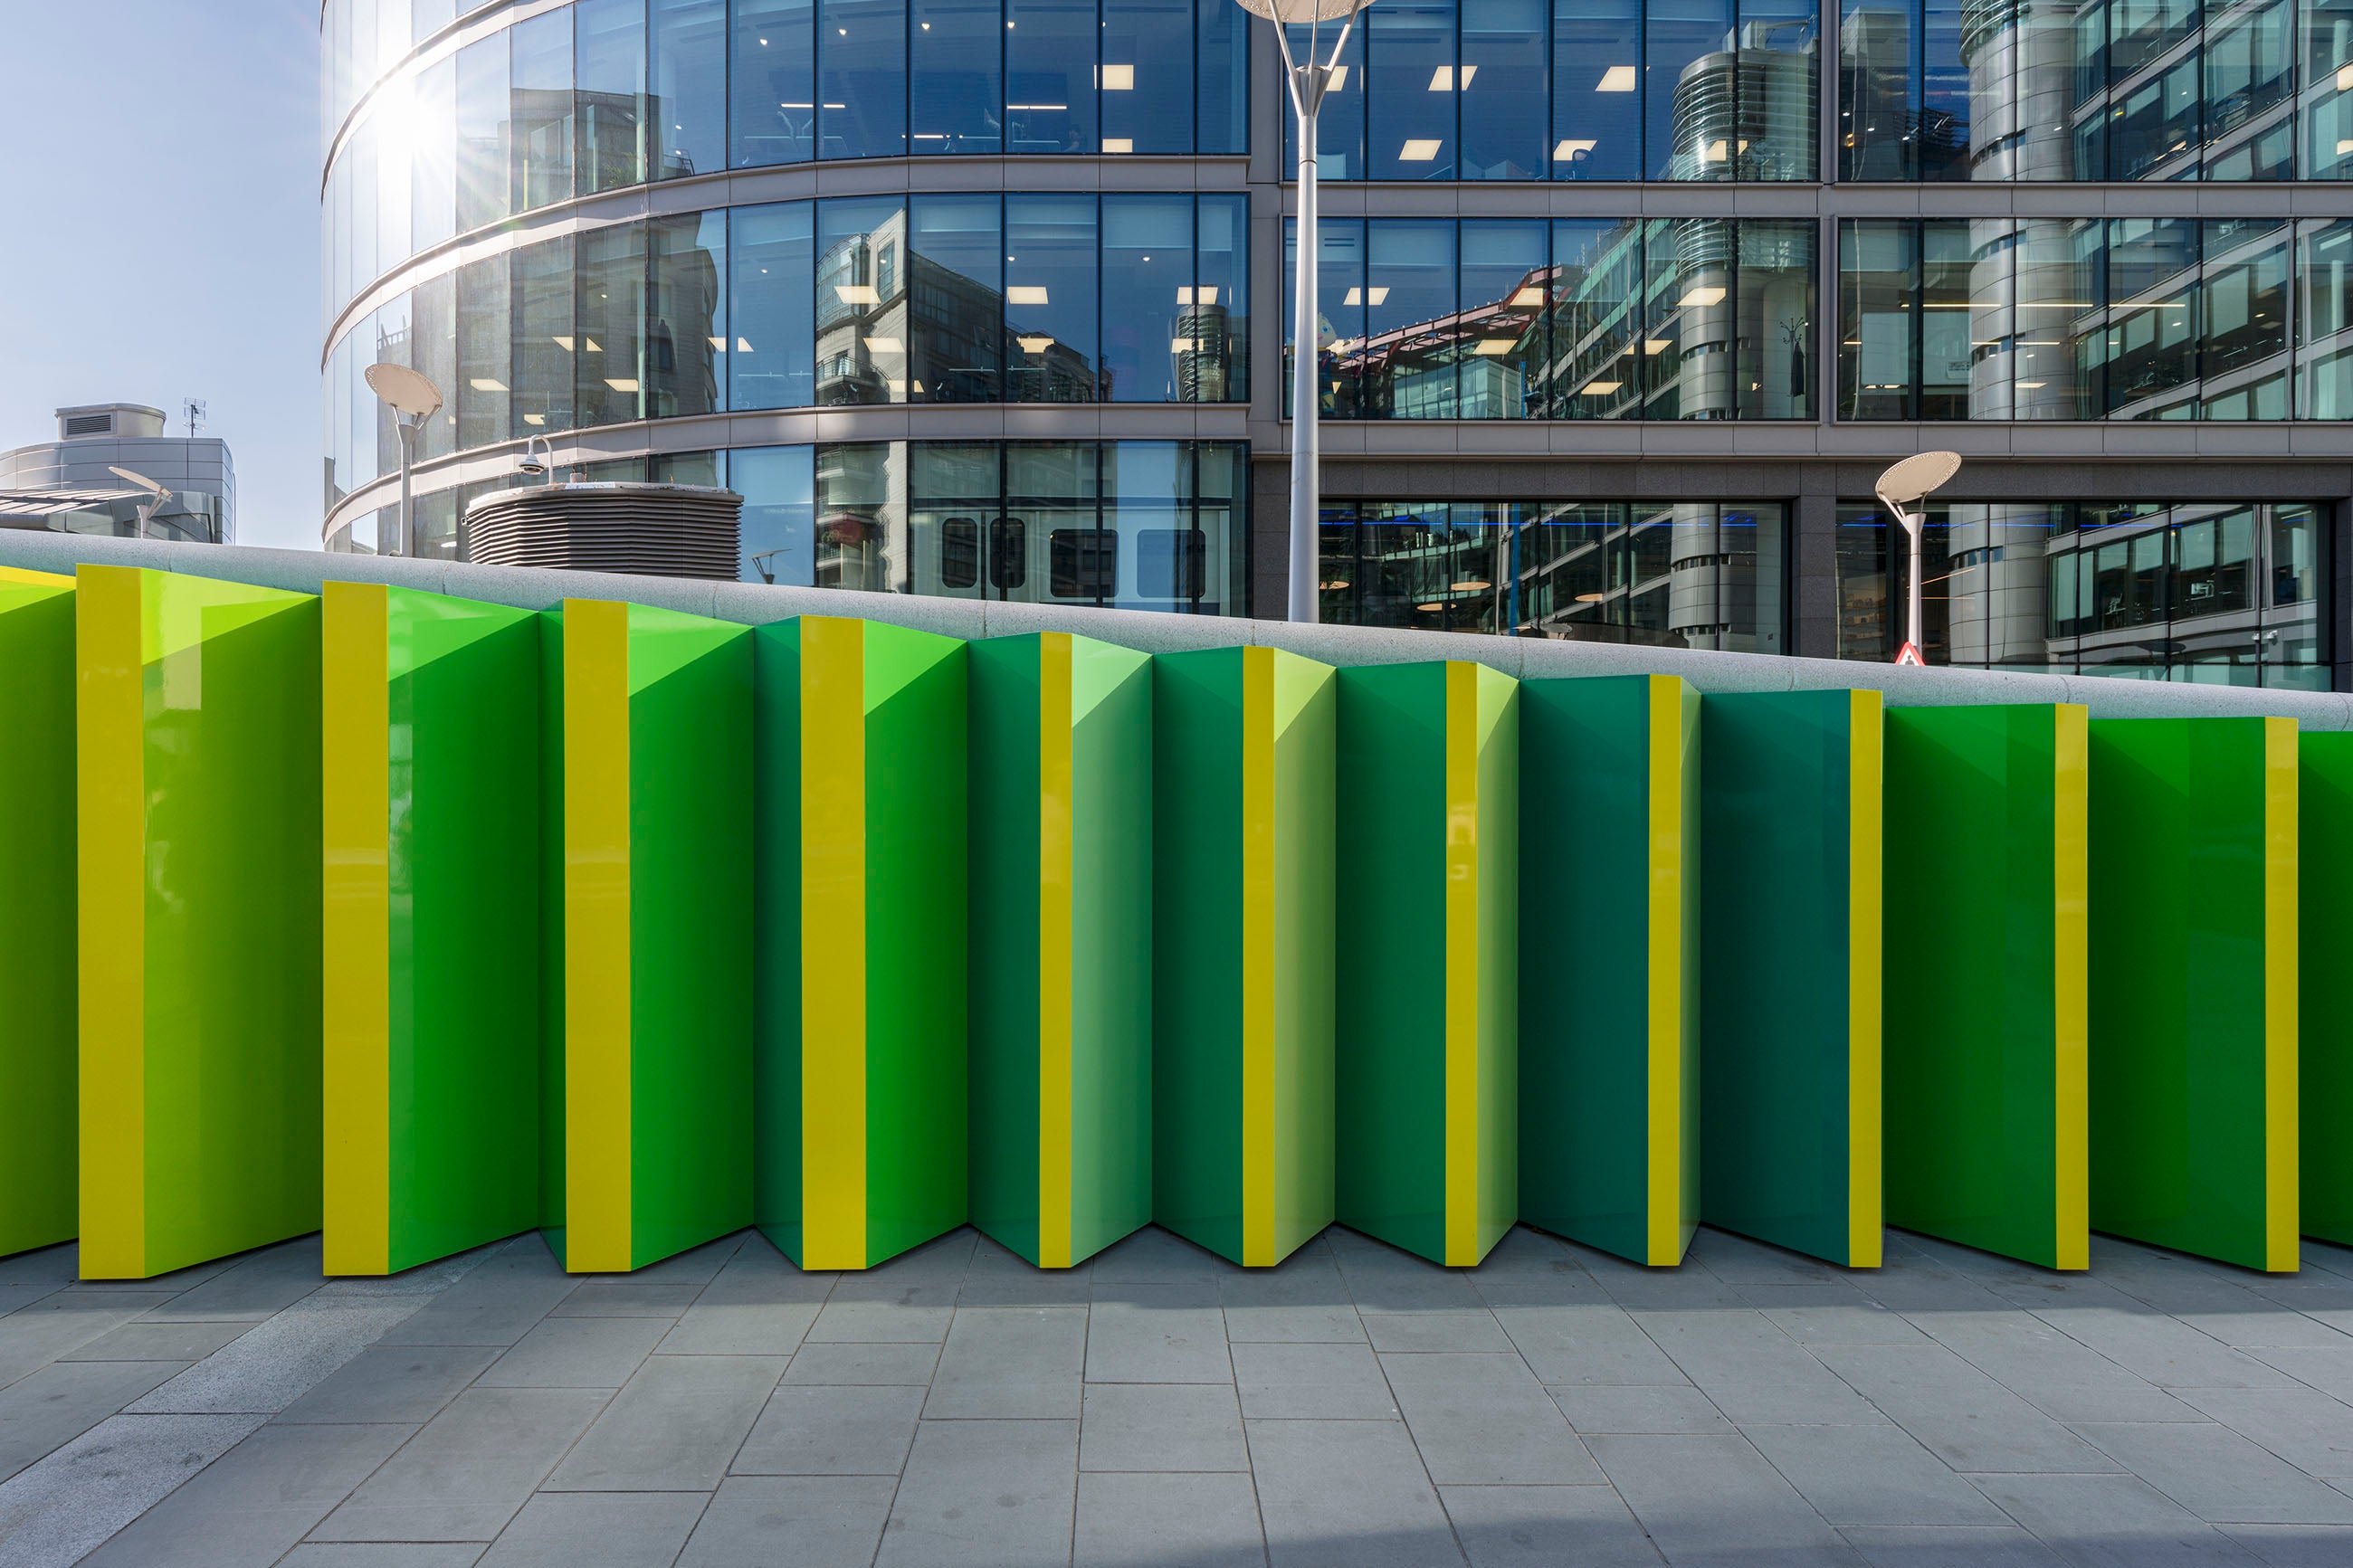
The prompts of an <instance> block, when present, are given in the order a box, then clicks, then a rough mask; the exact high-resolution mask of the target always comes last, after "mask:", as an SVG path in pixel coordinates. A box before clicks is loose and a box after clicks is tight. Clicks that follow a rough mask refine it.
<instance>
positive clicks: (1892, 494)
mask: <svg viewBox="0 0 2353 1568" xmlns="http://www.w3.org/2000/svg"><path fill="white" fill-rule="evenodd" d="M1960 471H1961V455H1960V454H1959V453H1958V452H1915V453H1914V454H1913V455H1912V456H1910V457H1908V458H1904V459H1903V460H1902V461H1900V462H1898V463H1895V464H1894V466H1892V467H1891V468H1888V470H1887V471H1886V472H1885V473H1883V474H1882V475H1880V476H1879V482H1878V483H1877V484H1875V485H1873V487H1872V489H1873V491H1875V492H1876V493H1877V495H1878V497H1879V499H1880V500H1883V501H1885V502H1887V503H1888V504H1889V505H1890V506H1896V507H1904V506H1909V505H1911V504H1912V503H1913V502H1914V501H1915V500H1919V499H1920V498H1921V497H1922V496H1925V495H1926V494H1927V493H1928V492H1929V491H1931V490H1934V489H1938V488H1939V487H1940V486H1942V485H1944V484H1945V483H1946V481H1947V480H1949V479H1951V478H1952V477H1953V476H1954V475H1955V474H1957V473H1959V472H1960Z"/></svg>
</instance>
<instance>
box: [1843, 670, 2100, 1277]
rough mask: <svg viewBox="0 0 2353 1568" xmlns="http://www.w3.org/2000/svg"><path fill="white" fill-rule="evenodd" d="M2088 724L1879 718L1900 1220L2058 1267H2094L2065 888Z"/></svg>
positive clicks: (1890, 1070) (1999, 711)
mask: <svg viewBox="0 0 2353 1568" xmlns="http://www.w3.org/2000/svg"><path fill="white" fill-rule="evenodd" d="M2083 722H2084V720H2083V715H2082V710H2080V709H2073V708H2070V709H2067V710H2057V709H2054V708H2052V707H2050V706H2046V705H2042V704H2035V705H2019V706H2012V707H1983V708H1898V709H1891V710H1889V711H1888V713H1887V717H1886V744H1887V795H1886V798H1887V808H1886V816H1885V835H1886V855H1887V861H1886V894H1885V896H1886V910H1887V917H1886V918H1887V926H1888V929H1889V930H1890V931H1894V932H1895V933H1897V936H1896V940H1894V941H1892V942H1889V944H1888V947H1887V952H1886V956H1885V961H1884V962H1885V973H1886V987H1885V991H1884V1008H1885V1013H1884V1017H1885V1025H1884V1039H1885V1047H1884V1051H1885V1058H1884V1059H1885V1096H1886V1100H1885V1106H1886V1110H1885V1115H1886V1148H1887V1163H1886V1183H1887V1189H1886V1190H1887V1220H1888V1223H1889V1224H1890V1225H1895V1226H1904V1227H1905V1228H1907V1229H1911V1230H1917V1231H1922V1232H1925V1233H1926V1234H1927V1235H1930V1236H1936V1237H1943V1238H1945V1239H1946V1240H1947V1241H1957V1242H1959V1243H1961V1244H1962V1245H1964V1246H1968V1247H1982V1248H1984V1249H1985V1250H1987V1251H1989V1252H1998V1253H2000V1254H2002V1255H2004V1256H2006V1257H2010V1258H2023V1259H2025V1260H2026V1261H2028V1262H2030V1263H2039V1264H2042V1266H2043V1267H2045V1268H2083V1267H2084V1215H2083V1207H2082V1202H2083V1200H2082V1193H2083V1167H2082V1151H2083V1146H2084V1142H2083V1141H2084V1125H2083V1100H2082V1086H2083V1072H2084V1066H2083V1050H2084V1045H2083V1036H2082V1027H2083V1025H2082V1006H2081V997H2082V994H2083V985H2084V976H2083V956H2082V946H2081V937H2080V932H2081V930H2082V927H2081V925H2080V923H2079V922H2080V919H2081V917H2080V915H2076V916H2073V917H2072V920H2073V921H2074V922H2077V923H2071V924H2070V926H2069V927H2068V932H2069V934H2068V936H2067V937H2066V940H2065V942H2062V932H2061V928H2060V925H2059V919H2060V907H2059V900H2060V897H2061V889H2062V886H2063V884H2064V886H2065V888H2066V889H2068V890H2069V895H2070V897H2071V898H2072V899H2073V901H2074V902H2073V907H2074V908H2075V909H2078V910H2080V908H2081V900H2082V897H2083V886H2084V865H2083V858H2082V857H2083V841H2082V827H2081V824H2082V822H2083V810H2082V805H2081V804H2080V803H2081V794H2082V790H2083V788H2084V768H2083V760H2082V730H2081V726H2082V724H2083ZM2063 724H2065V725H2070V726H2073V733H2072V734H2071V735H2070V736H2069V737H2067V753H2066V758H2065V760H2066V762H2067V763H2068V764H2069V765H2068V767H2067V770H2066V773H2065V776H2064V777H2062V772H2061V763H2062V756H2061V752H2060V742H2061V740H2062V736H2061V726H2062V725H2063ZM2063 788H2064V789H2066V790H2068V791H2071V792H2073V801H2072V802H2071V804H2070V805H2069V808H2068V809H2067V810H2066V811H2065V812H2064V813H2063V812H2062V809H2061V806H2062V803H2061V800H2060V797H2059V791H2060V790H2061V789H2063ZM2063 826H2064V828H2065V830H2066V831H2067V833H2068V835H2069V848H2068V854H2067V858H2066V859H2065V860H2064V861H2062V860H2061V859H2060V858H2059V835H2060V833H2061V831H2062V828H2063ZM2062 949H2063V954H2062ZM2062 965H2066V966H2067V967H2068V971H2069V976H2070V978H2069V984H2068V986H2067V988H2066V991H2065V994H2064V1005H2066V1007H2067V1008H2068V1011H2067V1013H2066V1015H2065V1017H2064V1019H2063V1017H2062V1011H2061V1010H2062V1006H2063V994H2062V990H2061V987H2060V984H2059V973H2060V969H2061V966H2062ZM2063 1081H2064V1083H2065V1085H2066V1093H2065V1094H2064V1096H2063V1095H2062V1083H2063ZM2063 1104H2064V1107H2065V1116H2066V1121H2065V1123H2064V1125H2063V1122H2062V1106H2063Z"/></svg>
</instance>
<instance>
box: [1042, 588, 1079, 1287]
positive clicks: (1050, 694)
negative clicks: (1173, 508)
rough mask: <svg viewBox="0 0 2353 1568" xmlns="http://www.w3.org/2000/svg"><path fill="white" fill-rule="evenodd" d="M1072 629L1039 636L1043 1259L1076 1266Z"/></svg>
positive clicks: (1045, 1262)
mask: <svg viewBox="0 0 2353 1568" xmlns="http://www.w3.org/2000/svg"><path fill="white" fill-rule="evenodd" d="M1075 809H1076V803H1075V802H1074V801H1073V800H1072V798H1071V634H1070V633H1068V632H1046V633H1042V634H1041V635H1040V636H1039V638H1038V1262H1039V1267H1041V1268H1069V1267H1070V1266H1071V900H1072V898H1073V897H1074V889H1073V887H1072V883H1071V854H1072V851H1073V849H1074V847H1075V846H1074V845H1073V843H1072V839H1073V837H1074V835H1075V830H1076V824H1075V822H1074V821H1073V820H1072V816H1073V813H1074V811H1075Z"/></svg>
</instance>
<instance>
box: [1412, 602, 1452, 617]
mask: <svg viewBox="0 0 2353 1568" xmlns="http://www.w3.org/2000/svg"><path fill="white" fill-rule="evenodd" d="M1414 608H1415V609H1417V610H1419V611H1420V612H1421V613H1422V614H1423V615H1425V616H1434V615H1437V614H1438V613H1439V612H1440V610H1443V609H1445V608H1446V606H1445V605H1442V604H1430V605H1415V606H1414Z"/></svg>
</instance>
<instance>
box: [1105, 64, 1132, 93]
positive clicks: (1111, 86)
mask: <svg viewBox="0 0 2353 1568" xmlns="http://www.w3.org/2000/svg"><path fill="white" fill-rule="evenodd" d="M1103 90H1104V91H1105V92H1134V90H1135V68H1134V66H1132V65H1124V66H1105V67H1103Z"/></svg>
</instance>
